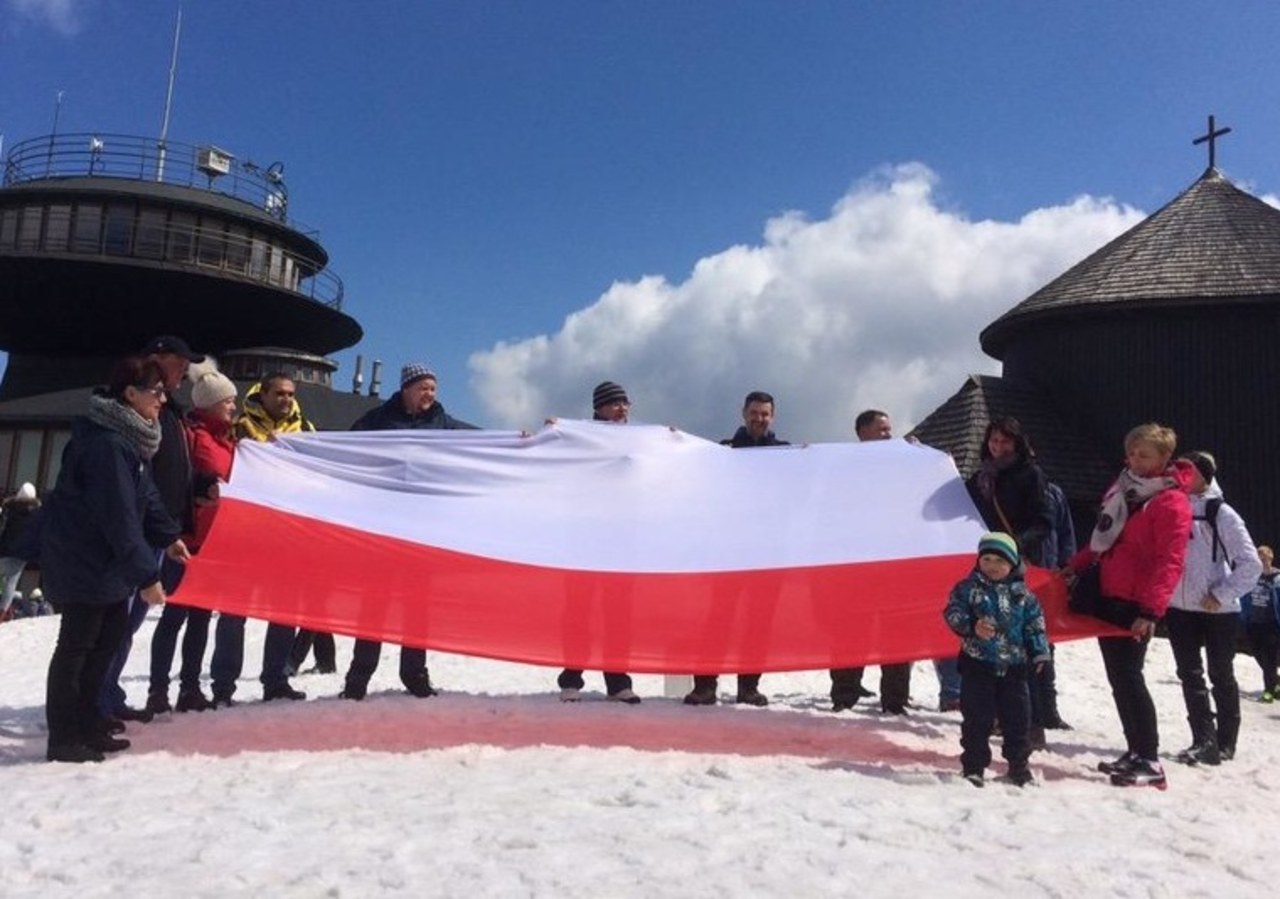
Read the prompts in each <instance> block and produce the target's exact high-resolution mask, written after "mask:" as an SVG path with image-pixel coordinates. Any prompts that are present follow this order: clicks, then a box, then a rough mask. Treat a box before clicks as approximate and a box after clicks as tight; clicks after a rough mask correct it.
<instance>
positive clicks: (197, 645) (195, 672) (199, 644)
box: [149, 602, 213, 694]
mask: <svg viewBox="0 0 1280 899" xmlns="http://www.w3.org/2000/svg"><path fill="white" fill-rule="evenodd" d="M212 617H213V613H212V612H210V611H209V610H208V609H195V608H192V607H190V606H184V605H182V604H181V603H176V602H167V603H165V606H164V611H162V612H161V613H160V620H159V621H158V622H157V623H156V629H155V632H154V633H153V634H152V635H151V684H150V688H149V692H151V693H164V694H168V692H169V671H170V669H171V668H172V667H173V654H174V651H175V650H176V649H177V647H178V631H180V630H181V629H182V625H183V623H185V624H186V625H187V632H186V634H185V635H184V636H183V638H182V667H181V668H180V669H179V670H178V689H179V690H195V689H198V688H199V687H200V671H201V670H202V669H203V668H204V650H205V647H206V646H208V644H209V619H210V618H212Z"/></svg>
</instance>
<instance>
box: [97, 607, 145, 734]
mask: <svg viewBox="0 0 1280 899" xmlns="http://www.w3.org/2000/svg"><path fill="white" fill-rule="evenodd" d="M128 606H129V612H128V616H129V620H128V623H127V624H126V625H125V629H124V634H123V635H122V636H121V638H120V642H119V643H118V644H117V645H116V651H115V654H114V655H112V657H111V661H110V663H108V665H107V674H106V676H105V677H104V678H103V681H102V689H101V690H100V691H99V692H98V714H100V715H101V716H102V717H103V718H114V717H115V716H116V713H117V712H119V711H121V710H122V709H123V708H124V707H125V706H126V705H128V702H127V700H128V696H127V695H126V694H125V692H124V687H122V686H120V675H121V674H123V673H124V665H125V662H127V661H129V652H130V651H131V650H132V649H133V635H134V634H136V633H137V632H138V628H140V627H142V622H144V621H146V620H147V611H148V610H149V609H150V608H151V607H150V606H149V605H147V604H146V603H145V602H143V601H142V597H141V596H139V595H138V594H136V593H135V594H133V596H130V597H129V600H128Z"/></svg>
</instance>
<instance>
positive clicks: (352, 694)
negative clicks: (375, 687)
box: [338, 684, 368, 702]
mask: <svg viewBox="0 0 1280 899" xmlns="http://www.w3.org/2000/svg"><path fill="white" fill-rule="evenodd" d="M367 692H368V688H367V687H361V686H358V685H356V684H347V685H346V687H344V688H343V690H342V692H341V693H339V694H338V698H339V699H353V700H355V701H356V702H359V701H360V700H362V699H364V697H365V694H366V693H367Z"/></svg>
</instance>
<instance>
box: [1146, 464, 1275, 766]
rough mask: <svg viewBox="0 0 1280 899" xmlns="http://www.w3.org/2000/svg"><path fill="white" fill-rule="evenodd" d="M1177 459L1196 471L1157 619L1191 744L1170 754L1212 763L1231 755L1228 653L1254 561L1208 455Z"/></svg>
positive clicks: (1233, 726) (1233, 727) (1257, 570)
mask: <svg viewBox="0 0 1280 899" xmlns="http://www.w3.org/2000/svg"><path fill="white" fill-rule="evenodd" d="M1183 458H1184V459H1186V460H1187V461H1188V462H1190V463H1191V464H1192V465H1194V466H1195V469H1196V470H1195V474H1194V476H1193V478H1192V483H1191V514H1192V522H1191V535H1190V542H1189V543H1188V544H1187V564H1186V568H1185V569H1184V570H1183V572H1182V580H1181V581H1179V582H1178V586H1177V588H1176V589H1175V590H1174V593H1173V600H1172V601H1171V602H1170V604H1169V609H1168V611H1167V612H1166V613H1165V618H1164V621H1165V625H1166V626H1167V627H1168V631H1169V644H1170V646H1171V647H1172V648H1173V658H1174V663H1175V664H1176V665H1177V669H1178V680H1179V681H1181V682H1182V698H1183V701H1184V702H1185V703H1186V706H1187V722H1188V723H1189V724H1190V725H1191V746H1189V747H1188V748H1187V749H1185V750H1183V751H1182V752H1181V753H1179V754H1178V761H1180V762H1183V763H1185V764H1188V765H1197V764H1203V765H1217V764H1219V763H1220V762H1221V761H1222V760H1223V759H1231V758H1233V757H1234V756H1235V752H1236V736H1237V735H1238V734H1239V732H1240V689H1239V687H1238V686H1237V684H1236V676H1235V654H1236V634H1237V630H1238V628H1239V622H1240V596H1241V595H1243V594H1245V593H1248V592H1249V591H1250V590H1251V589H1252V588H1253V585H1254V584H1255V583H1257V580H1258V575H1260V574H1261V573H1262V561H1261V560H1260V559H1259V558H1258V551H1257V549H1255V548H1254V545H1253V540H1252V539H1251V538H1250V537H1249V531H1248V529H1247V528H1246V527H1245V523H1244V519H1242V518H1241V517H1240V514H1239V513H1238V512H1236V510H1235V509H1233V508H1231V506H1229V505H1227V504H1226V503H1225V502H1223V500H1222V490H1221V489H1220V488H1219V487H1218V484H1217V482H1216V481H1215V480H1214V478H1215V476H1216V475H1217V463H1216V462H1215V461H1214V458H1213V456H1211V455H1210V454H1209V453H1206V452H1194V453H1188V454H1187V455H1185V456H1183ZM1206 660H1207V667H1208V669H1209V681H1210V683H1211V684H1212V685H1213V690H1212V693H1213V700H1212V703H1211V702H1210V691H1209V690H1208V689H1207V688H1206V687H1205V682H1204V674H1205V667H1206ZM1215 707H1216V709H1217V720H1216V723H1215V718H1214V708H1215Z"/></svg>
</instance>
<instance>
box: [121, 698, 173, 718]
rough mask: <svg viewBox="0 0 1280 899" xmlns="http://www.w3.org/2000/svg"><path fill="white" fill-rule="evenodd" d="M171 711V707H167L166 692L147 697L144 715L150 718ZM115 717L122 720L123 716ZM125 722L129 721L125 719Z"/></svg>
mask: <svg viewBox="0 0 1280 899" xmlns="http://www.w3.org/2000/svg"><path fill="white" fill-rule="evenodd" d="M172 711H173V706H171V705H169V694H168V693H167V692H165V693H150V694H148V695H147V705H146V709H145V713H146V714H148V715H152V716H155V715H167V714H169V713H170V712H172ZM117 717H121V718H123V717H124V716H123V715H117ZM125 720H126V721H128V720H129V719H128V718H125Z"/></svg>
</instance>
